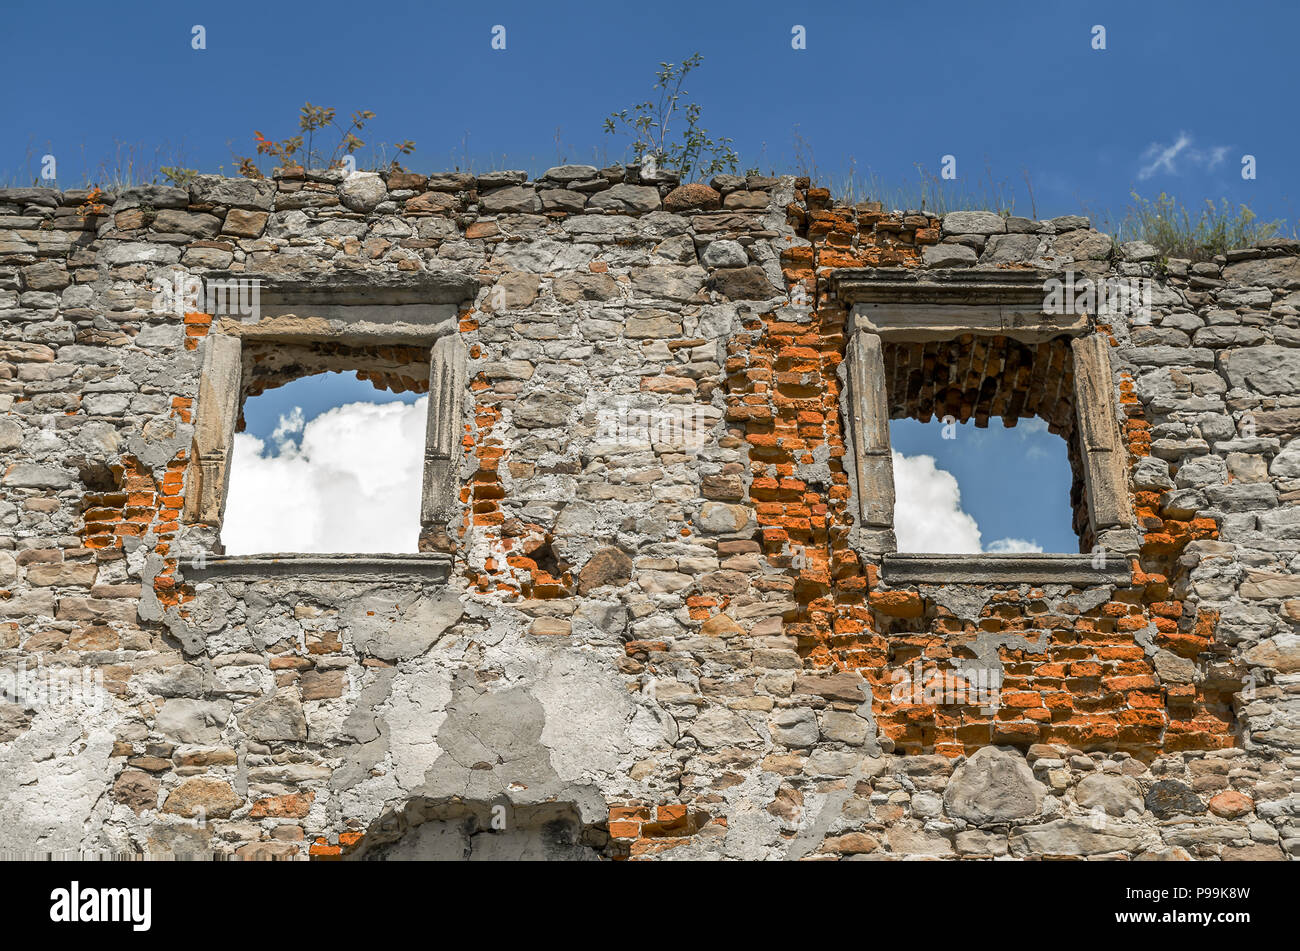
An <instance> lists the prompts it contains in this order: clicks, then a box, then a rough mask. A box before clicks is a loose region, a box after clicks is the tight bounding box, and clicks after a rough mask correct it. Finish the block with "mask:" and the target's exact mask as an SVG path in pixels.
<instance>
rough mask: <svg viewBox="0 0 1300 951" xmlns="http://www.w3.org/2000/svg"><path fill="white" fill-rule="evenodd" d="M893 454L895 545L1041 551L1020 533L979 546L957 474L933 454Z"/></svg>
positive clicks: (954, 551) (958, 551) (945, 550)
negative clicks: (935, 458)
mask: <svg viewBox="0 0 1300 951" xmlns="http://www.w3.org/2000/svg"><path fill="white" fill-rule="evenodd" d="M893 459H894V496H895V499H894V531H895V533H896V534H897V536H898V550H899V551H903V552H927V553H931V552H932V553H936V554H949V555H965V554H978V553H979V552H981V551H984V552H991V553H1002V552H1008V553H1026V552H1041V551H1042V550H1043V546H1042V545H1040V544H1038V543H1037V542H1036V541H1030V540H1026V539H1024V538H999V539H998V540H997V541H994V542H990V543H989V544H988V545H987V546H984V547H981V544H980V527H979V524H978V523H977V522H976V521H975V518H974V517H973V516H972V515H971V514H970V513H968V512H966V511H963V509H962V507H961V487H960V486H959V485H958V484H957V478H956V477H955V476H954V475H953V474H952V473H951V472H948V471H947V470H945V469H940V468H939V467H938V466H936V465H935V460H934V457H933V456H926V455H921V456H905V455H903V454H902V453H900V452H895V453H894V454H893Z"/></svg>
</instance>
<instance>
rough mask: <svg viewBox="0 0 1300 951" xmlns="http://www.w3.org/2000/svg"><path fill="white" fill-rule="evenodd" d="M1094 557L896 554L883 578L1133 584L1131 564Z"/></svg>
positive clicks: (928, 581)
mask: <svg viewBox="0 0 1300 951" xmlns="http://www.w3.org/2000/svg"><path fill="white" fill-rule="evenodd" d="M1092 561H1093V556H1092V555H1049V554H1042V555H1039V554H1029V555H1024V554H1009V555H932V554H913V553H910V552H909V553H906V554H900V553H892V554H887V555H885V556H884V558H883V564H882V567H881V574H882V577H883V579H884V580H885V581H887V582H888V583H890V584H1040V585H1041V584H1072V585H1094V584H1128V583H1129V582H1130V581H1131V580H1132V577H1131V572H1130V568H1129V564H1128V559H1127V558H1124V557H1122V556H1120V555H1118V554H1117V555H1112V556H1111V557H1109V558H1107V559H1106V566H1105V567H1104V568H1096V567H1093V563H1092Z"/></svg>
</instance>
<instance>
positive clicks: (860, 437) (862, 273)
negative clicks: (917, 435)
mask: <svg viewBox="0 0 1300 951" xmlns="http://www.w3.org/2000/svg"><path fill="white" fill-rule="evenodd" d="M1053 278H1055V279H1057V280H1061V281H1062V282H1064V279H1065V275H1063V274H1056V273H1051V272H1046V271H1042V270H1019V271H1003V272H987V271H974V270H965V271H957V270H954V271H945V270H935V271H908V272H899V271H898V270H885V269H880V268H861V269H842V270H837V271H835V272H833V274H832V275H831V290H832V294H833V295H834V296H835V298H836V299H837V300H838V301H839V302H841V303H842V304H844V305H845V306H846V307H848V308H849V319H848V321H847V324H846V331H847V346H846V352H845V367H846V383H847V386H846V387H845V391H846V392H845V406H844V411H845V418H846V421H847V422H848V425H849V429H850V446H851V449H850V452H851V455H852V458H853V466H852V473H853V475H854V476H855V477H856V485H855V491H856V495H857V501H858V507H857V521H858V524H857V526H856V527H855V538H854V543H855V545H856V547H857V548H858V550H859V551H861V552H863V554H865V555H867V556H869V557H871V558H873V559H879V560H880V563H881V571H882V577H883V579H884V580H885V581H886V582H889V583H898V584H961V583H968V584H989V583H1009V584H1016V583H1032V584H1046V583H1064V584H1102V583H1124V582H1127V581H1129V580H1130V577H1131V575H1130V566H1129V558H1130V557H1131V556H1133V555H1135V554H1136V534H1135V533H1134V532H1133V531H1132V529H1133V525H1134V518H1133V509H1132V501H1131V499H1130V496H1129V491H1128V465H1127V450H1126V448H1125V446H1124V441H1123V438H1122V436H1121V433H1120V427H1119V412H1118V403H1117V400H1116V396H1115V385H1114V378H1113V375H1112V370H1111V361H1110V343H1109V341H1108V340H1107V338H1106V337H1105V336H1104V335H1102V334H1100V333H1098V332H1096V330H1095V328H1094V327H1093V325H1092V323H1091V322H1090V320H1089V318H1088V316H1087V315H1084V314H1073V313H1067V314H1049V313H1046V312H1044V309H1043V307H1044V300H1045V297H1046V293H1047V292H1046V286H1047V282H1048V281H1049V280H1051V279H1053ZM965 334H974V335H990V336H992V335H1002V336H1006V337H1010V338H1012V339H1014V340H1017V341H1020V342H1022V343H1039V342H1043V341H1046V340H1051V339H1055V338H1059V337H1068V338H1069V340H1070V349H1071V353H1072V357H1073V361H1074V408H1075V413H1076V419H1077V431H1078V437H1079V450H1080V454H1081V457H1082V467H1083V473H1082V474H1083V483H1084V491H1085V494H1086V498H1087V505H1088V518H1089V521H1090V527H1091V529H1092V534H1093V537H1094V538H1095V539H1096V540H1097V543H1098V545H1099V546H1101V547H1102V549H1103V551H1104V553H1105V555H1106V557H1104V558H1103V559H1101V565H1100V566H1097V564H1096V562H1097V559H1096V557H1095V555H1093V554H1056V553H1041V554H1039V553H1027V554H964V555H950V554H929V553H920V552H918V553H910V552H907V553H903V552H899V551H898V550H897V539H896V536H895V534H894V504H895V496H894V476H893V461H892V447H891V444H890V436H889V422H890V415H889V399H888V390H887V386H888V384H887V381H886V376H885V366H884V359H883V344H884V343H888V342H894V341H897V342H907V343H917V342H927V341H941V340H953V339H955V338H956V337H959V336H962V335H965Z"/></svg>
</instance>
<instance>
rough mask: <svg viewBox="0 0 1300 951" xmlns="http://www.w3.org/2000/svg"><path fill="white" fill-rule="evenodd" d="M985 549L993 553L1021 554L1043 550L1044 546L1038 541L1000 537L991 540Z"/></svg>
mask: <svg viewBox="0 0 1300 951" xmlns="http://www.w3.org/2000/svg"><path fill="white" fill-rule="evenodd" d="M984 550H985V551H986V552H990V553H992V554H1021V553H1024V552H1041V551H1042V550H1043V546H1042V545H1040V544H1038V542H1031V541H1026V540H1025V539H1023V538H999V539H998V540H997V541H993V542H989V543H988V546H987V547H986V548H985V549H984Z"/></svg>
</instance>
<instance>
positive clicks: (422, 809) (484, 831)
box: [343, 796, 610, 862]
mask: <svg viewBox="0 0 1300 951" xmlns="http://www.w3.org/2000/svg"><path fill="white" fill-rule="evenodd" d="M609 841H610V840H609V835H608V833H607V832H606V831H605V830H603V829H601V828H599V827H597V826H591V825H586V824H584V823H583V821H582V818H581V814H580V810H579V808H578V806H577V805H576V804H575V803H572V802H541V803H511V802H509V801H507V800H505V799H504V798H502V799H501V800H499V801H495V802H485V801H482V800H471V799H461V798H459V797H454V796H453V797H450V798H445V799H432V798H429V797H426V796H416V797H414V798H412V799H408V800H406V801H405V802H403V803H401V804H400V805H399V806H397V807H395V808H393V809H390V810H388V811H386V812H385V813H384V814H383V815H381V816H379V817H378V818H377V819H375V820H374V821H373V822H372V823H370V825H369V827H368V828H367V830H366V832H365V833H364V835H362V836H360V837H359V838H356V839H355V841H354V843H353V845H352V846H351V848H350V849H348V850H347V851H346V852H344V853H343V858H344V859H345V860H349V861H372V862H382V861H393V860H397V861H408V860H423V861H471V860H473V861H483V860H512V861H562V862H572V861H587V862H591V861H600V860H601V859H604V858H606V857H607V856H606V854H605V849H606V847H607V846H608V844H609Z"/></svg>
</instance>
